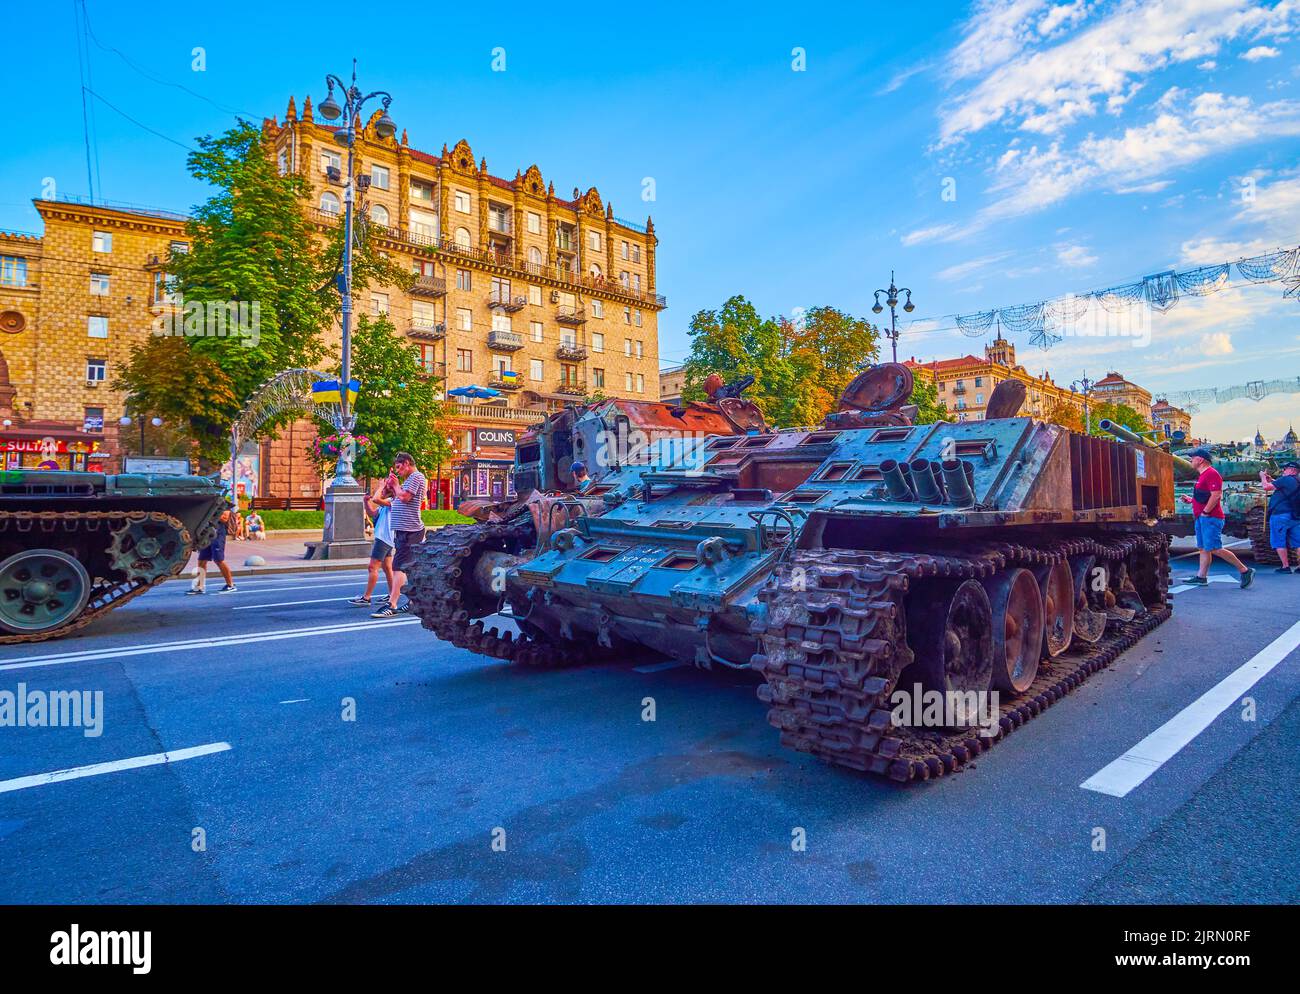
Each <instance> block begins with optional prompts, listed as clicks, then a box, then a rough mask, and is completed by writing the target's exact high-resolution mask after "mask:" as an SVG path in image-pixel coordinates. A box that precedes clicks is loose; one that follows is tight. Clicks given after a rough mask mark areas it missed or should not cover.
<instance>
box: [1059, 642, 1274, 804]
mask: <svg viewBox="0 0 1300 994" xmlns="http://www.w3.org/2000/svg"><path fill="white" fill-rule="evenodd" d="M1297 646H1300V621H1297V622H1296V623H1295V624H1294V625H1292V626H1291V627H1290V628H1288V629H1287V630H1286V631H1285V632H1283V633H1282V634H1281V635H1279V636H1278V637H1277V638H1275V639H1274V640H1273V641H1272V642H1270V643H1269V644H1268V645H1267V646H1265V647H1264V648H1263V649H1261V650H1260V651H1259V652H1257V653H1256V654H1255V655H1254V656H1252V657H1251V658H1250V659H1249V660H1247V661H1246V662H1245V663H1243V664H1242V665H1241V666H1240V667H1238V668H1237V669H1235V670H1233V671H1232V672H1231V673H1229V674H1228V675H1227V676H1226V677H1224V678H1223V679H1222V680H1220V681H1219V682H1218V683H1217V684H1215V685H1214V686H1213V687H1211V688H1210V689H1209V690H1207V691H1206V692H1205V693H1204V694H1202V695H1201V696H1200V697H1198V698H1197V699H1196V700H1194V701H1192V703H1191V704H1189V705H1187V707H1185V708H1183V709H1182V710H1181V711H1179V712H1178V713H1177V714H1176V715H1174V716H1173V717H1172V718H1170V719H1169V720H1168V721H1167V722H1165V723H1164V724H1163V725H1161V726H1160V727H1159V728H1157V729H1156V730H1155V731H1154V732H1152V733H1151V734H1150V735H1148V736H1147V737H1146V738H1144V739H1143V740H1142V741H1141V742H1139V743H1138V744H1137V745H1135V746H1134V747H1133V748H1132V749H1130V750H1129V751H1128V752H1126V753H1124V755H1122V756H1120V757H1119V758H1118V759H1116V760H1115V761H1113V762H1112V763H1110V764H1108V765H1107V766H1105V767H1103V768H1102V769H1100V770H1098V771H1097V772H1096V773H1094V774H1093V775H1092V776H1090V777H1089V778H1088V779H1087V780H1085V781H1084V782H1083V783H1081V784H1079V786H1080V787H1082V788H1083V789H1084V790H1095V791H1097V792H1098V793H1101V794H1110V795H1111V796H1113V797H1124V796H1125V795H1126V794H1128V793H1129V791H1131V790H1133V788H1135V787H1137V786H1138V785H1140V784H1141V783H1142V782H1143V781H1145V780H1146V779H1147V777H1149V776H1151V774H1153V773H1155V771H1156V770H1158V769H1160V767H1161V766H1163V765H1164V764H1165V763H1167V762H1168V761H1169V760H1170V759H1172V758H1173V757H1174V756H1176V755H1177V754H1178V752H1179V750H1181V749H1182V748H1183V747H1184V746H1186V745H1187V744H1188V743H1189V742H1191V741H1192V739H1194V738H1196V736H1198V735H1200V734H1201V732H1203V731H1205V729H1207V728H1208V727H1209V726H1210V723H1211V722H1212V721H1214V719H1215V718H1217V717H1218V716H1219V715H1221V714H1222V713H1223V712H1224V711H1226V710H1227V709H1228V708H1229V707H1231V706H1232V705H1233V703H1234V702H1235V701H1237V700H1238V699H1240V697H1241V695H1242V694H1244V693H1245V692H1246V691H1248V690H1249V689H1250V688H1251V687H1253V686H1254V685H1255V684H1256V683H1258V682H1259V681H1260V680H1261V679H1262V678H1263V677H1264V676H1266V675H1267V674H1268V673H1270V672H1271V671H1272V670H1273V669H1274V668H1275V667H1276V666H1277V665H1278V664H1279V663H1281V662H1282V661H1283V660H1284V659H1286V657H1287V656H1288V655H1289V654H1290V653H1291V652H1292V651H1293V650H1294V649H1295V648H1296V647H1297Z"/></svg>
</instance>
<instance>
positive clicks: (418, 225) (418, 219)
mask: <svg viewBox="0 0 1300 994" xmlns="http://www.w3.org/2000/svg"><path fill="white" fill-rule="evenodd" d="M410 217H411V234H413V235H420V236H421V237H423V238H437V237H438V215H437V214H430V213H429V212H428V211H417V210H416V209H415V208H411V214H410Z"/></svg>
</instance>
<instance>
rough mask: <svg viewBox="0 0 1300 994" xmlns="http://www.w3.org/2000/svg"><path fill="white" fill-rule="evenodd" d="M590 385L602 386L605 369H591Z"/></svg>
mask: <svg viewBox="0 0 1300 994" xmlns="http://www.w3.org/2000/svg"><path fill="white" fill-rule="evenodd" d="M591 385H592V386H593V387H603V386H604V385H605V371H604V370H603V369H593V370H592V371H591Z"/></svg>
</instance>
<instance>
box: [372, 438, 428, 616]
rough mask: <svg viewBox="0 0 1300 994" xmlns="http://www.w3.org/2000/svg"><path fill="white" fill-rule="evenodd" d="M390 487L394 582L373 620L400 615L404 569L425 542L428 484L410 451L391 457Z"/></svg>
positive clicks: (408, 565) (389, 511) (404, 577)
mask: <svg viewBox="0 0 1300 994" xmlns="http://www.w3.org/2000/svg"><path fill="white" fill-rule="evenodd" d="M389 481H390V483H391V484H392V488H393V502H392V503H391V504H389V506H388V514H389V520H390V522H391V523H392V526H393V539H394V541H393V548H394V549H395V552H394V554H393V579H392V583H391V585H390V587H389V589H388V603H387V604H385V605H384V606H383V607H381V608H380V609H379V610H378V611H376V612H375V613H374V614H372V615H371V616H370V617H372V618H392V617H395V616H396V615H398V614H400V613H401V611H399V610H398V607H397V604H398V601H399V599H400V597H401V594H402V586H403V585H404V584H405V583H406V570H407V569H409V568H410V565H411V563H412V562H413V561H414V559H415V547H416V546H417V545H419V544H420V543H422V542H423V541H424V534H425V532H424V520H423V519H422V518H421V517H420V508H421V507H422V506H423V505H424V496H425V494H426V493H428V490H429V481H428V480H426V479H425V478H424V474H423V473H421V472H420V471H419V470H418V469H416V468H415V459H414V458H413V457H412V456H411V454H410V453H409V452H399V453H397V455H395V456H394V457H393V472H392V475H391V476H390V477H389Z"/></svg>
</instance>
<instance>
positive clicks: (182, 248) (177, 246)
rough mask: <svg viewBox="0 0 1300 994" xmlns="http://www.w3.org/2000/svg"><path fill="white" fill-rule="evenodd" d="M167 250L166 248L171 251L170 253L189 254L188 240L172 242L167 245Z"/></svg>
mask: <svg viewBox="0 0 1300 994" xmlns="http://www.w3.org/2000/svg"><path fill="white" fill-rule="evenodd" d="M167 250H168V251H169V252H171V254H172V255H189V254H190V243H189V242H172V243H171V244H170V245H168V246H167Z"/></svg>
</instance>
